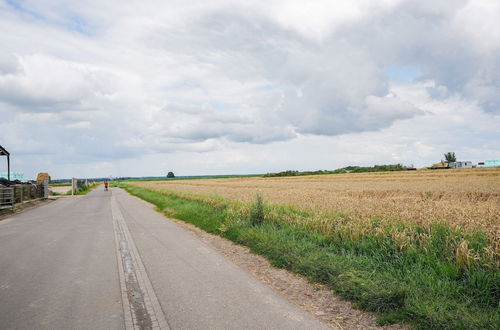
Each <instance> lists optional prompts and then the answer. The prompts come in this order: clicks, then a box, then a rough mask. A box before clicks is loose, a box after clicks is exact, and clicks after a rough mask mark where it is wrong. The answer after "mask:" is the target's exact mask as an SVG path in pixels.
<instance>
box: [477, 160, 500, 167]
mask: <svg viewBox="0 0 500 330" xmlns="http://www.w3.org/2000/svg"><path fill="white" fill-rule="evenodd" d="M477 167H500V159H490V160H485V161H484V162H479V163H478V164H477Z"/></svg>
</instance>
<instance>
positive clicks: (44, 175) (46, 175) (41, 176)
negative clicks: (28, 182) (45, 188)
mask: <svg viewBox="0 0 500 330" xmlns="http://www.w3.org/2000/svg"><path fill="white" fill-rule="evenodd" d="M45 178H48V179H49V183H50V175H49V173H46V172H40V173H38V175H37V176H36V183H37V184H43V181H44V180H45Z"/></svg>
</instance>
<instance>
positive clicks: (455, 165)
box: [449, 160, 472, 168]
mask: <svg viewBox="0 0 500 330" xmlns="http://www.w3.org/2000/svg"><path fill="white" fill-rule="evenodd" d="M449 166H450V168H472V162H471V161H469V160H467V161H457V162H451V163H450V164H449Z"/></svg>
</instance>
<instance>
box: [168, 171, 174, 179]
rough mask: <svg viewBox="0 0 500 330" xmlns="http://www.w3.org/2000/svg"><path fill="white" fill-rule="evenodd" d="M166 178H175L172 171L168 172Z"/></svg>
mask: <svg viewBox="0 0 500 330" xmlns="http://www.w3.org/2000/svg"><path fill="white" fill-rule="evenodd" d="M167 178H175V175H174V172H168V174H167Z"/></svg>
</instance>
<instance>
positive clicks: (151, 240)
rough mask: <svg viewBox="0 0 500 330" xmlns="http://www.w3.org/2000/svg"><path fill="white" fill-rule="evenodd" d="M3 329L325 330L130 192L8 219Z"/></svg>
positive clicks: (0, 245) (2, 251)
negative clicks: (130, 194)
mask: <svg viewBox="0 0 500 330" xmlns="http://www.w3.org/2000/svg"><path fill="white" fill-rule="evenodd" d="M0 328H1V329H158V328H161V329H325V328H326V326H324V325H323V324H321V323H320V322H319V321H317V320H316V319H315V318H313V317H312V316H311V315H309V314H308V313H306V312H304V311H303V310H301V309H300V308H298V307H297V306H295V305H293V304H292V303H290V302H289V301H287V300H286V299H285V298H283V297H282V296H281V295H279V294H277V293H275V292H274V291H272V290H271V289H270V288H269V287H267V286H266V285H264V284H262V283H261V282H259V281H258V280H257V279H255V278H254V277H252V276H251V275H250V274H248V273H246V272H245V271H243V270H242V269H240V268H239V267H237V266H236V265H234V264H233V263H232V262H230V261H229V260H227V259H226V258H225V257H223V256H222V255H220V254H218V253H217V252H216V251H214V250H213V249H211V248H210V247H209V246H207V245H205V244H204V243H203V242H201V241H200V240H198V239H197V238H196V237H194V236H192V235H191V234H189V233H187V232H186V231H184V230H183V229H181V228H179V227H178V226H176V225H175V224H174V223H173V222H171V221H169V220H167V219H166V218H165V217H163V216H162V215H160V214H158V213H156V212H155V211H153V210H152V209H151V208H150V207H149V206H148V205H147V204H145V203H144V202H142V201H140V200H138V199H136V198H134V197H131V196H129V195H128V194H126V193H125V192H124V191H122V190H119V189H112V190H110V191H107V192H105V191H104V190H103V188H102V187H100V188H98V189H96V190H94V191H93V192H91V193H89V194H88V195H86V196H78V197H68V198H61V199H59V200H57V201H54V202H52V203H49V204H46V205H43V206H40V207H38V208H35V209H31V210H29V211H26V212H24V213H21V214H18V215H15V216H13V217H11V218H8V219H5V220H3V221H0Z"/></svg>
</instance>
